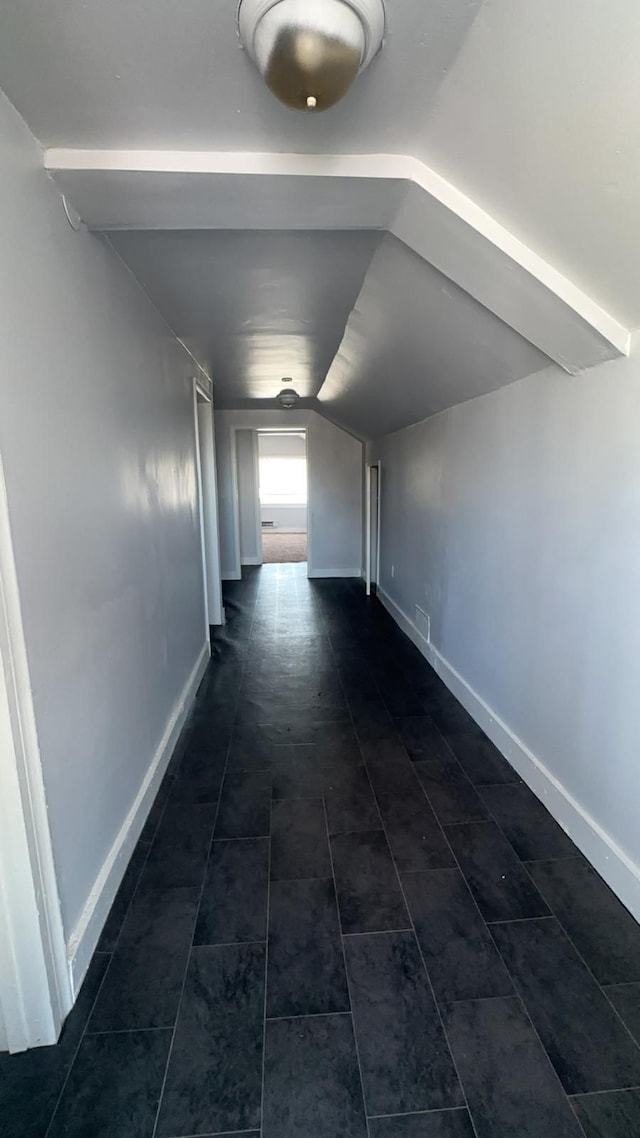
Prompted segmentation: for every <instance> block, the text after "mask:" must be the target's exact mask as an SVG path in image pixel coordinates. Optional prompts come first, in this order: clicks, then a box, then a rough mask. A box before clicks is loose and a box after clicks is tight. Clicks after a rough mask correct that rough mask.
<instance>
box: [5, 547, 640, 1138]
mask: <svg viewBox="0 0 640 1138" xmlns="http://www.w3.org/2000/svg"><path fill="white" fill-rule="evenodd" d="M304 569H305V567H304V566H301V565H288V566H275V565H273V566H267V567H263V568H262V569H255V570H248V571H245V574H244V579H243V580H242V581H241V582H231V583H227V585H226V586H225V605H226V611H227V618H228V623H227V625H226V627H225V629H224V630H221V631H220V632H219V633H217V634H216V636H215V639H214V643H213V659H212V664H211V667H210V669H209V674H208V677H207V678H206V679H205V681H204V683H203V685H202V688H201V690H200V692H199V696H198V701H197V707H196V712H195V715H194V717H193V719H192V731H191V734H190V737H189V738H188V739H187V743H186V747H183V752H182V755H181V756H180V755H177V756H176V757H175V758H174V760H173V761H172V763H171V767H170V769H169V771H168V774H167V776H166V778H165V781H164V784H163V787H162V789H161V792H160V795H159V798H158V800H157V801H156V803H155V805H154V807H153V809H152V813H151V816H150V817H149V820H148V822H147V825H146V827H145V830H144V832H143V834H142V838H141V840H140V843H139V846H138V848H137V850H136V852H135V854H134V856H133V859H132V861H131V863H130V866H129V869H128V870H127V873H126V876H125V879H124V882H123V885H122V887H121V890H120V894H119V897H118V898H117V900H116V903H115V905H114V908H113V910H112V912H111V915H110V917H109V920H108V923H107V926H106V928H105V930H104V932H103V935H102V940H101V942H100V946H99V952H98V953H97V954H96V956H95V958H94V960H93V963H92V965H91V968H90V972H89V975H88V977H87V980H86V982H85V985H84V988H83V991H82V993H81V996H80V999H79V1001H78V1004H77V1005H76V1007H75V1009H74V1011H73V1012H72V1014H71V1016H70V1018H69V1021H68V1022H67V1024H66V1026H65V1029H64V1032H63V1035H62V1038H61V1040H60V1042H59V1044H58V1045H57V1047H55V1048H50V1049H43V1050H40V1051H32V1052H28V1053H26V1054H24V1055H19V1056H13V1057H10V1056H7V1055H2V1056H0V1118H1V1119H2V1123H1V1130H2V1134H3V1138H43V1136H44V1135H45V1134H46V1135H47V1138H85V1136H91V1138H152V1136H154V1135H155V1136H157V1138H182V1136H187V1135H220V1134H236V1135H238V1134H244V1135H245V1136H246V1138H248V1136H249V1135H254V1136H256V1138H257V1136H258V1135H262V1138H367V1135H369V1138H473V1136H474V1135H475V1136H476V1138H582V1136H585V1135H586V1138H634V1136H636V1138H637V1135H638V1134H639V1133H640V1050H639V1049H638V1046H637V1045H636V1043H635V1042H634V1039H633V1034H632V1033H635V1036H636V1038H637V1039H640V929H639V928H638V926H637V925H636V923H635V922H634V921H633V920H632V918H631V917H630V916H629V915H628V914H627V912H626V910H625V909H624V908H623V907H622V905H621V904H620V903H619V902H618V901H617V900H616V898H615V897H614V896H613V894H612V893H611V892H610V891H609V890H608V888H607V887H606V886H605V885H604V884H603V883H602V881H601V880H600V878H599V877H598V876H597V875H596V874H595V872H594V871H593V870H592V869H591V868H590V867H589V866H588V865H587V863H586V862H585V861H584V859H583V858H582V857H581V855H580V854H579V853H578V851H577V850H576V848H575V847H574V846H573V845H572V843H571V841H570V840H569V839H568V838H567V837H566V835H565V834H564V833H563V832H562V831H561V830H560V829H559V827H558V826H557V825H556V824H555V822H554V821H553V820H552V819H551V817H550V815H548V814H547V813H546V811H545V810H544V809H543V807H542V806H541V805H540V804H539V803H538V801H537V800H536V799H535V798H534V797H533V795H532V794H531V793H530V792H529V791H528V789H527V788H526V787H525V786H524V784H523V783H522V782H521V781H520V780H519V779H518V777H517V775H516V774H515V772H514V770H513V769H512V768H511V767H510V766H509V764H508V763H507V762H506V761H505V759H504V758H502V757H501V755H500V754H499V753H498V752H497V751H496V750H495V749H494V748H493V746H492V745H491V744H490V743H489V742H488V740H487V739H486V738H485V737H484V736H483V735H482V734H481V733H480V732H479V729H478V728H477V727H476V726H475V724H474V723H473V721H472V720H470V719H469V717H468V716H467V714H466V713H465V711H464V710H463V709H462V707H461V706H460V705H459V704H458V703H457V702H456V700H455V699H454V698H453V697H452V696H451V695H450V694H449V693H448V691H447V689H445V688H444V686H443V685H442V684H441V682H440V681H439V680H438V679H437V677H436V676H435V674H434V673H433V672H432V670H431V669H430V668H429V667H428V665H427V664H426V663H425V661H424V660H423V659H422V657H421V656H420V655H419V653H418V651H417V650H416V649H415V648H414V647H413V645H412V644H411V643H410V642H409V641H408V640H407V639H406V638H405V637H404V636H403V635H402V633H400V632H399V631H398V629H397V627H396V626H395V624H394V623H393V622H392V621H391V619H390V617H389V616H388V615H387V613H386V612H385V610H384V609H383V608H382V606H381V605H380V604H379V603H378V602H376V601H375V600H373V601H371V602H366V601H365V598H364V592H363V588H362V585H361V583H360V582H358V581H355V580H323V581H308V580H307V579H306V577H305V575H304ZM212 839H213V840H212ZM265 974H266V988H265ZM265 1015H266V1020H265ZM625 1088H626V1089H625Z"/></svg>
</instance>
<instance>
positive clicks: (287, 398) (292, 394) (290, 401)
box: [276, 387, 300, 411]
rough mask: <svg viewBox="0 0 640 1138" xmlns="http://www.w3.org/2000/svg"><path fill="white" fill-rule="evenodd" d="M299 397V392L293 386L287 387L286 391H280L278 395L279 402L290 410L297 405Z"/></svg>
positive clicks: (286, 409)
mask: <svg viewBox="0 0 640 1138" xmlns="http://www.w3.org/2000/svg"><path fill="white" fill-rule="evenodd" d="M299 398H300V396H299V395H298V392H297V391H294V390H293V388H292V387H285V389H284V391H280V392H279V393H278V395H276V399H277V400H278V403H279V404H280V406H281V407H283V408H284V409H285V411H290V410H291V408H292V407H295V405H296V403H297V402H298V400H299Z"/></svg>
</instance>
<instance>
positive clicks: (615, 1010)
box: [485, 822, 640, 1097]
mask: <svg viewBox="0 0 640 1138" xmlns="http://www.w3.org/2000/svg"><path fill="white" fill-rule="evenodd" d="M495 825H496V826H497V828H498V830H499V832H500V833H501V834H502V837H503V838H504V840H505V841H506V842H509V839H508V838H507V835H506V834H505V832H504V830H503V829H502V826H501V825H500V824H499V822H495ZM509 845H511V843H510V842H509ZM511 848H512V849H513V846H511ZM513 852H514V853H515V850H514V851H513ZM517 856H518V855H517V854H516V857H517ZM518 860H519V861H520V859H519V858H518ZM543 860H545V861H557V860H562V861H568V860H574V859H569V858H561V859H557V858H545V859H543ZM583 860H585V861H586V859H585V858H583ZM520 864H521V865H522V866H523V868H524V871H525V873H526V874H527V877H528V878H529V880H530V882H531V884H532V885H533V887H534V889H536V890H537V891H538V893H539V894H540V896H541V897H542V899H543V901H544V903H545V905H547V906H548V909H549V914H550V915H551V916H552V917H553V918H554V919H555V920H556V921H557V922H558V925H559V927H560V928H561V929H562V932H563V933H564V935H565V936H566V938H567V940H568V942H569V944H570V945H571V947H572V948H573V950H574V952H575V954H576V956H577V957H578V959H579V960H580V961H581V963H582V964H583V966H584V968H585V969H586V970H587V972H588V973H589V975H590V977H591V979H592V980H593V982H594V984H596V986H597V987H598V988H599V989H600V991H601V992H602V995H603V996H604V998H605V1000H606V1001H607V1003H608V1004H609V1007H610V1008H611V1009H612V1010H613V1012H614V1014H615V1016H616V1018H617V1019H618V1020H619V1021H620V1023H621V1024H622V1026H623V1028H624V1030H625V1032H626V1034H627V1035H628V1036H629V1039H630V1040H631V1042H632V1044H633V1046H634V1048H635V1050H636V1051H638V1052H639V1053H640V1044H639V1043H638V1041H637V1040H636V1038H635V1036H634V1035H633V1033H632V1031H631V1029H630V1028H629V1027H627V1025H626V1023H625V1021H624V1019H623V1018H622V1016H621V1015H620V1012H619V1011H618V1009H617V1008H616V1006H615V1004H614V1003H613V1001H612V1000H610V999H609V996H608V995H607V992H606V991H605V988H604V985H603V984H601V983H600V981H599V980H598V978H597V976H596V975H595V973H594V972H593V970H592V969H591V967H590V965H589V964H588V963H587V961H586V960H585V958H584V956H583V955H582V953H581V952H580V950H579V948H578V946H577V945H576V944H575V942H574V940H573V938H572V937H571V935H570V934H569V931H568V929H566V928H565V926H564V925H563V923H562V921H561V919H560V917H559V916H558V914H557V913H556V912H555V910H554V908H553V905H552V904H551V903H550V901H548V900H547V898H546V897H545V894H544V890H543V889H541V888H539V886H538V885H537V883H536V882H535V881H534V879H533V877H532V876H531V874H530V873H529V870H528V869H527V865H526V863H525V862H523V861H520ZM587 864H589V863H588V862H587ZM531 919H533V920H544V919H545V918H544V917H543V918H531ZM485 923H486V922H485ZM487 928H488V929H489V933H491V928H490V926H489V924H488V923H487ZM492 939H494V938H493V937H492ZM494 944H495V939H494ZM496 949H497V950H498V952H499V953H500V950H499V948H498V945H497V944H496ZM500 956H502V953H500ZM505 967H506V968H507V971H508V972H509V975H510V976H511V979H512V982H513V985H514V987H515V988H516V991H517V984H516V981H515V979H514V977H513V975H512V974H511V972H510V970H509V968H508V966H507V965H506V962H505ZM522 1003H523V1006H524V1007H525V1011H526V1012H527V1016H529V1012H528V1010H527V1008H526V1005H525V1002H524V1000H523V1001H522ZM529 1019H531V1017H530V1016H529ZM531 1022H532V1023H533V1021H531ZM536 1034H537V1032H536ZM540 1042H541V1043H542V1040H541V1041H540ZM543 1046H544V1045H543ZM545 1050H546V1048H545ZM547 1054H548V1052H547ZM554 1070H555V1068H554ZM609 1089H610V1090H618V1088H617V1087H611V1088H609ZM563 1091H564V1087H563ZM564 1093H565V1094H567V1092H566V1091H564ZM585 1093H589V1092H585ZM567 1097H568V1095H567Z"/></svg>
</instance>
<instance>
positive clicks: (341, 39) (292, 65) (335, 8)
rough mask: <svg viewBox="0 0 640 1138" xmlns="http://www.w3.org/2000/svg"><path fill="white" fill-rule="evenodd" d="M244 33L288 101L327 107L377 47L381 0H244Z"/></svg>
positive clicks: (268, 79) (273, 86)
mask: <svg viewBox="0 0 640 1138" xmlns="http://www.w3.org/2000/svg"><path fill="white" fill-rule="evenodd" d="M238 25H239V30H240V37H241V39H242V42H243V43H244V45H245V47H246V48H247V50H248V51H249V53H250V55H251V57H252V58H253V60H254V62H255V64H256V66H257V68H258V70H259V72H260V74H261V75H262V77H263V79H264V81H265V83H266V84H267V86H268V87H269V89H270V90H271V91H272V92H273V94H274V95H276V97H277V98H278V99H279V100H280V102H282V103H284V104H285V105H286V106H288V107H292V108H293V109H294V110H300V111H313V112H317V111H323V110H326V109H327V108H328V107H332V106H333V105H334V104H335V103H337V102H338V101H339V100H340V99H341V98H342V97H343V95H345V94H346V93H347V91H348V90H349V88H350V87H351V84H352V83H353V81H354V79H355V78H356V76H357V75H358V74H359V72H360V71H362V70H363V68H364V67H366V66H367V65H368V63H369V62H370V60H371V59H372V58H373V56H374V55H375V53H376V52H377V51H378V49H379V47H380V45H381V43H382V36H383V33H384V7H383V4H382V0H241V3H240V9H239V13H238Z"/></svg>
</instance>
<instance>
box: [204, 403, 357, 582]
mask: <svg viewBox="0 0 640 1138" xmlns="http://www.w3.org/2000/svg"><path fill="white" fill-rule="evenodd" d="M293 414H294V416H295V417H294V418H292V413H291V412H287V411H217V412H216V455H217V463H218V493H219V501H220V548H221V560H222V576H223V579H224V578H226V579H233V578H237V577H239V576H240V566H239V565H238V561H237V556H236V548H237V543H236V539H237V530H236V510H235V506H234V478H233V464H232V451H231V430H232V427H240V428H253V429H256V428H259V427H299V428H300V429H306V431H307V455H308V464H309V465H308V496H309V504H308V508H309V521H310V528H309V575H310V576H314V577H335V576H347V577H350V576H358V577H359V576H360V573H361V566H362V443H361V442H360V441H359V440H358V439H355V438H354V437H353V436H352V435H350V434H348V433H347V432H346V431H343V430H341V428H340V427H336V426H334V424H333V423H330V422H329V421H328V420H327V419H324V418H323V417H322V416H321V415H318V414H317V412H315V411H306V410H303V411H296V412H294V413H293Z"/></svg>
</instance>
